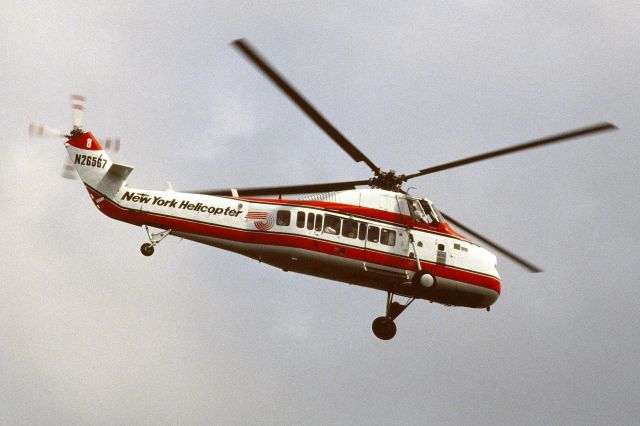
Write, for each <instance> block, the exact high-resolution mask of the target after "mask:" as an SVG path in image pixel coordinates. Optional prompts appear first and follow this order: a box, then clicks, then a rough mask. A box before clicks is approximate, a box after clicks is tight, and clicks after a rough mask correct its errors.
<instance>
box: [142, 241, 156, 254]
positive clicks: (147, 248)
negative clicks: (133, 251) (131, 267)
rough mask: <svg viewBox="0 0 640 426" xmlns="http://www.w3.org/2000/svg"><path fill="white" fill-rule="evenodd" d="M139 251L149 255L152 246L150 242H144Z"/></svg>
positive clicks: (151, 252)
mask: <svg viewBox="0 0 640 426" xmlns="http://www.w3.org/2000/svg"><path fill="white" fill-rule="evenodd" d="M140 253H142V254H144V255H145V256H151V255H152V254H153V246H152V245H151V244H150V243H144V244H143V245H142V247H140Z"/></svg>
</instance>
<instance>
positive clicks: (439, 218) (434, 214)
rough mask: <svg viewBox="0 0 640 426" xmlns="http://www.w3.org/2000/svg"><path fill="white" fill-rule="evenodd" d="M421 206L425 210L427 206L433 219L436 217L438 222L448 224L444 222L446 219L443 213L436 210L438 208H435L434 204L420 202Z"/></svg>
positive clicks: (425, 201) (424, 201)
mask: <svg viewBox="0 0 640 426" xmlns="http://www.w3.org/2000/svg"><path fill="white" fill-rule="evenodd" d="M420 204H421V205H422V207H423V208H424V207H425V205H426V206H427V208H428V209H429V214H430V215H431V216H432V217H435V218H436V220H437V221H438V222H446V221H445V220H444V217H443V216H442V213H440V210H438V209H436V206H434V205H433V204H429V202H428V201H427V200H420Z"/></svg>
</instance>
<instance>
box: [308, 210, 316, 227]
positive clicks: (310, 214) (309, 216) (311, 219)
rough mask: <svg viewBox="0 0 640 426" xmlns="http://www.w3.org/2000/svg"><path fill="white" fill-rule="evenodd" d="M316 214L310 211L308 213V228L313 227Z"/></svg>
mask: <svg viewBox="0 0 640 426" xmlns="http://www.w3.org/2000/svg"><path fill="white" fill-rule="evenodd" d="M315 216H316V215H315V214H313V213H309V214H308V215H307V229H313V221H314V219H315Z"/></svg>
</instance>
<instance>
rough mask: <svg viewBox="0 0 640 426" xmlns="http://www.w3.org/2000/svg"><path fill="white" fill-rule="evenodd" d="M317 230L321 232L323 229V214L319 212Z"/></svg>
mask: <svg viewBox="0 0 640 426" xmlns="http://www.w3.org/2000/svg"><path fill="white" fill-rule="evenodd" d="M315 230H316V231H318V232H320V231H322V215H321V214H317V215H316V228H315Z"/></svg>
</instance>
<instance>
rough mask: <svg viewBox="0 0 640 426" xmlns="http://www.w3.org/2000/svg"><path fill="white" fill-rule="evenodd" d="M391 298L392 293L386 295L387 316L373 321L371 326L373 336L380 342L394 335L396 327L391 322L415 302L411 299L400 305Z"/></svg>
mask: <svg viewBox="0 0 640 426" xmlns="http://www.w3.org/2000/svg"><path fill="white" fill-rule="evenodd" d="M393 296H394V294H393V293H391V292H388V293H387V315H386V316H384V317H378V318H376V319H374V320H373V323H372V324H371V329H372V330H373V334H375V335H376V337H377V338H378V339H381V340H390V339H392V338H393V336H395V335H396V331H397V327H396V323H395V322H394V321H393V320H394V319H396V318H398V316H399V315H400V314H401V313H402V312H404V310H405V309H407V308H408V307H409V305H410V304H411V303H413V301H414V300H415V298H414V297H412V298H411V299H409V300H408V301H407V303H405V304H404V305H403V304H402V303H398V302H394V301H393Z"/></svg>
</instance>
